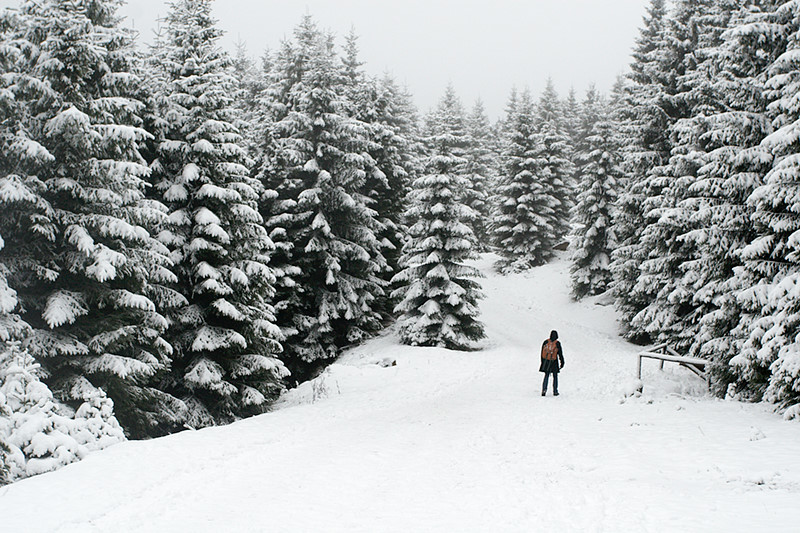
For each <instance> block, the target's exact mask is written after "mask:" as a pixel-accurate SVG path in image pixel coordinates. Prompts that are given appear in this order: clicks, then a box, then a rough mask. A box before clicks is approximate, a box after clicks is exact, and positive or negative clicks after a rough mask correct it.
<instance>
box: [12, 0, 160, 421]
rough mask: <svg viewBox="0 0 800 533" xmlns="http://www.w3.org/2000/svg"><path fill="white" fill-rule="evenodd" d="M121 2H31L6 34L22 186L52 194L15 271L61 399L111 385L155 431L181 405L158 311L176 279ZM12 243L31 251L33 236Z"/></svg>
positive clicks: (76, 399) (124, 417)
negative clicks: (163, 236) (148, 159)
mask: <svg viewBox="0 0 800 533" xmlns="http://www.w3.org/2000/svg"><path fill="white" fill-rule="evenodd" d="M118 5H119V2H117V1H113V0H106V1H99V0H95V1H88V0H79V1H74V2H59V1H55V0H45V1H37V2H33V1H30V2H23V4H22V6H21V8H20V10H19V11H18V23H17V24H16V25H15V27H14V29H13V31H12V32H11V33H10V34H8V33H7V34H6V36H7V37H9V36H10V38H11V39H12V40H13V41H14V43H15V44H13V45H12V46H21V47H23V48H24V51H25V53H23V54H20V55H18V56H17V60H16V61H15V62H14V64H13V66H12V68H11V71H7V72H5V73H4V79H5V80H6V82H10V83H11V86H10V87H9V90H11V91H12V93H13V95H14V99H15V100H17V102H18V105H19V107H18V111H20V112H21V115H20V116H21V117H23V120H24V128H21V129H19V130H18V135H19V137H20V139H21V138H22V137H27V140H25V141H20V142H23V144H26V145H27V146H28V147H33V148H34V150H33V151H30V152H26V153H25V154H24V157H21V158H19V160H18V161H15V162H14V163H12V164H11V165H10V166H9V167H6V168H11V169H17V171H22V172H23V174H24V175H20V174H18V176H19V178H20V181H22V182H24V184H25V186H27V187H28V191H29V192H35V194H36V195H39V196H40V197H41V198H42V199H44V200H45V203H40V202H38V201H37V202H35V203H36V204H37V208H36V209H37V214H36V215H35V217H36V218H35V224H34V225H33V226H31V231H32V232H33V233H34V234H35V239H34V241H33V246H31V249H30V250H29V251H26V252H23V253H25V254H29V257H28V258H26V259H25V261H27V262H28V263H29V264H32V265H33V268H32V269H31V270H30V271H27V272H24V273H20V275H19V276H17V275H16V274H13V273H12V275H13V276H14V283H13V286H14V289H15V290H16V291H17V293H18V297H19V300H20V302H21V308H22V309H24V311H25V312H24V314H23V318H24V319H25V321H26V322H28V323H29V324H30V325H31V326H33V328H34V334H33V335H31V336H30V338H29V339H27V341H26V343H27V344H26V346H27V348H28V349H29V350H30V352H31V353H32V354H33V355H34V356H35V357H36V358H37V359H38V361H39V362H40V363H41V364H42V365H43V366H44V368H45V369H46V375H47V381H48V384H49V385H50V386H51V388H52V390H53V391H54V393H55V394H56V395H57V396H58V397H59V398H60V399H62V400H64V401H69V402H70V404H71V405H73V406H77V405H78V404H79V403H80V402H82V401H84V400H85V399H86V398H88V397H91V396H94V395H96V394H99V391H98V390H97V389H96V388H97V387H102V389H103V390H104V391H105V392H106V393H108V395H109V396H110V397H111V398H113V399H114V402H115V409H116V413H117V417H118V418H119V420H120V421H121V422H122V423H123V426H124V427H125V428H126V431H127V432H128V433H129V434H130V435H143V434H145V433H146V432H147V431H148V430H149V429H150V428H152V427H153V426H154V425H158V424H160V423H162V421H163V420H164V419H165V418H169V416H170V415H169V414H168V411H169V407H170V406H169V405H168V404H169V400H170V399H169V398H168V397H165V395H163V394H161V393H160V392H159V391H158V390H157V389H156V388H154V387H153V383H154V380H155V379H156V378H157V377H158V374H160V373H162V372H164V371H165V370H166V368H167V367H168V365H169V363H170V360H169V355H170V352H171V347H170V346H169V344H168V343H167V342H166V341H165V340H164V339H163V338H162V336H161V334H162V333H163V331H164V330H165V328H166V320H165V319H164V317H163V316H162V314H161V313H160V312H159V310H160V309H161V308H163V307H162V304H163V303H164V302H165V301H168V300H169V299H170V295H171V292H170V291H169V289H167V288H166V287H165V284H168V283H170V282H172V281H173V280H174V276H173V274H172V273H171V272H170V271H169V268H168V267H169V266H170V261H169V258H168V257H167V255H166V252H167V251H166V249H164V247H163V246H161V245H160V244H159V243H158V241H156V240H155V239H154V238H153V237H151V234H150V230H151V229H152V228H153V227H155V225H156V224H157V223H158V222H159V221H160V220H162V219H163V216H164V214H163V206H161V205H160V204H157V203H153V202H149V201H147V200H145V198H144V192H145V189H146V185H147V184H146V177H147V174H148V168H147V166H146V165H145V164H144V161H143V159H142V156H141V154H140V152H139V146H140V144H141V142H142V141H143V140H144V139H146V138H147V137H148V133H147V132H146V131H145V130H144V129H143V128H142V120H141V118H140V116H139V114H140V112H141V109H142V104H141V103H140V102H139V101H138V100H137V99H136V98H135V94H136V92H137V86H138V84H139V78H138V76H137V75H136V72H135V64H134V61H135V58H136V54H135V53H133V39H132V32H130V31H128V30H123V29H122V28H120V27H119V25H118V17H117V15H116V10H117V8H118ZM6 50H8V49H6ZM21 146H22V145H17V147H18V148H20V147H21ZM20 154H22V152H21V151H20V150H19V149H18V150H16V151H11V152H10V153H7V154H5V156H6V157H10V158H13V157H15V155H17V156H18V155H20ZM6 162H8V161H6ZM32 165H33V166H32ZM34 175H35V176H36V178H35V179H33V178H30V176H34ZM18 183H19V182H18ZM42 210H43V211H42ZM18 237H20V238H21V237H22V235H18ZM6 245H7V248H8V250H14V254H19V252H16V250H19V249H20V247H25V246H27V245H28V241H26V240H20V241H19V242H11V241H9V242H7V243H6ZM18 257H19V256H18ZM14 260H18V258H15V259H14ZM34 263H35V264H34ZM20 264H22V263H20Z"/></svg>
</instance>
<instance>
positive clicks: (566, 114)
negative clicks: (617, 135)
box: [561, 85, 596, 166]
mask: <svg viewBox="0 0 800 533" xmlns="http://www.w3.org/2000/svg"><path fill="white" fill-rule="evenodd" d="M589 90H591V91H594V92H595V93H596V91H595V89H594V85H592V86H591V88H590V89H589ZM584 109H585V106H584V105H581V103H580V102H578V97H577V95H576V93H575V88H574V87H570V89H569V93H568V94H567V99H566V100H564V102H563V103H562V104H561V121H562V123H563V125H564V133H566V134H567V138H569V144H570V146H572V147H573V148H574V150H573V151H572V155H573V156H577V151H578V145H580V144H581V143H582V142H583V141H584V140H585V135H588V131H584V132H583V133H581V130H582V129H585V124H586V123H587V120H588V117H586V116H585V115H582V114H581V111H582V110H584ZM582 137H583V138H582ZM572 164H573V166H575V165H577V161H576V160H575V159H573V161H572Z"/></svg>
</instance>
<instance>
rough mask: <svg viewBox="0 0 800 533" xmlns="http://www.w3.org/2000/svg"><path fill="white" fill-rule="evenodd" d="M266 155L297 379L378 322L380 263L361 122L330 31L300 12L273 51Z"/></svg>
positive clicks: (370, 165) (282, 315) (289, 352)
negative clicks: (270, 136)
mask: <svg viewBox="0 0 800 533" xmlns="http://www.w3.org/2000/svg"><path fill="white" fill-rule="evenodd" d="M272 94H273V98H274V99H275V107H276V110H277V111H276V119H275V120H276V122H275V125H274V129H273V132H274V136H275V139H276V146H275V158H274V160H275V163H274V164H273V169H274V172H273V173H272V174H269V173H266V172H262V173H261V174H259V175H260V177H261V179H262V180H263V181H264V183H265V184H266V186H267V188H268V189H271V190H272V191H274V192H273V194H272V198H271V199H270V200H269V202H268V203H267V205H265V206H264V207H262V209H265V210H268V211H270V213H271V216H270V218H269V219H268V220H267V227H268V229H269V231H270V232H271V235H272V236H274V238H275V240H276V242H277V245H278V247H279V253H278V254H276V255H275V256H274V257H275V259H276V261H275V265H276V267H277V268H278V269H279V271H280V272H281V273H283V275H284V277H283V279H282V281H281V283H280V285H279V286H278V301H279V302H280V304H279V307H278V321H279V324H280V325H281V327H282V328H283V329H284V331H285V332H286V334H287V341H286V343H285V346H286V356H285V357H284V360H285V361H287V364H289V365H290V368H291V370H292V372H293V373H295V375H296V376H297V377H299V378H301V379H302V378H304V377H306V376H307V375H308V374H309V373H310V372H312V371H313V367H315V366H317V365H318V364H320V363H322V364H324V363H325V362H327V361H330V360H331V359H332V358H333V357H335V356H336V355H337V354H338V352H339V350H340V349H341V348H342V347H343V346H345V345H348V344H352V343H354V342H358V341H360V340H362V339H364V338H365V337H366V336H368V335H369V334H371V333H373V332H375V331H377V330H378V329H379V328H380V326H381V317H380V314H379V313H378V312H377V309H376V305H377V304H376V299H379V298H382V297H383V296H384V290H383V287H384V285H385V282H384V281H383V280H382V279H381V278H380V274H381V273H382V272H384V271H385V270H386V268H387V265H386V260H385V258H384V256H383V255H382V243H381V241H380V240H379V239H378V237H377V235H378V234H379V233H380V232H381V231H382V230H383V225H382V224H381V223H380V221H379V220H378V217H377V213H376V212H375V211H374V210H373V209H372V208H371V207H370V204H371V200H370V199H368V198H367V197H365V195H364V188H365V184H366V179H367V177H368V176H375V175H376V173H379V172H380V171H379V170H377V169H376V166H375V161H374V160H373V158H372V157H371V156H370V155H369V149H370V146H371V143H370V138H369V125H368V124H366V123H364V122H363V121H360V120H358V119H356V118H354V117H352V116H350V115H351V105H350V103H349V102H348V100H347V97H346V83H345V79H344V76H343V69H342V68H341V66H340V63H339V62H338V58H337V57H336V55H335V52H334V49H333V45H332V39H331V37H330V36H329V35H327V34H324V33H322V32H320V31H319V30H318V29H317V28H316V25H315V23H314V21H313V20H312V19H311V17H309V16H307V17H305V18H304V19H303V21H302V22H301V24H300V25H299V26H298V27H297V28H296V30H295V38H294V41H293V42H288V41H287V42H285V43H284V44H283V46H282V48H281V51H280V53H279V54H278V56H277V58H276V65H275V81H274V83H273V88H272Z"/></svg>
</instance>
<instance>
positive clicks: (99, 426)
mask: <svg viewBox="0 0 800 533" xmlns="http://www.w3.org/2000/svg"><path fill="white" fill-rule="evenodd" d="M40 372H41V369H40V365H39V364H38V363H36V362H35V361H34V359H33V357H32V356H31V355H30V353H28V351H27V350H25V349H24V348H22V347H21V346H20V342H19V341H13V342H6V343H3V345H2V348H0V413H2V415H3V416H2V417H0V443H3V444H4V445H5V447H6V451H5V457H2V456H3V455H4V454H3V453H1V452H0V459H2V460H3V463H4V464H3V466H0V471H2V470H6V472H7V476H6V478H7V480H8V481H13V480H17V479H21V478H24V477H28V476H33V475H36V474H42V473H44V472H49V471H52V470H56V469H57V468H60V467H62V466H65V465H67V464H69V463H73V462H75V461H78V460H80V459H83V458H84V457H85V456H86V454H88V453H89V452H91V451H93V450H99V449H102V448H105V447H107V446H110V445H112V444H116V443H118V442H121V441H123V440H125V435H124V434H123V432H122V428H121V427H120V425H119V423H118V422H117V420H116V419H115V418H114V414H113V403H112V402H111V400H109V399H108V398H107V397H106V395H105V394H104V393H103V392H102V391H100V390H98V389H94V394H93V395H92V396H87V397H86V401H85V402H84V403H83V404H81V405H80V407H79V408H78V409H77V411H75V412H70V410H69V409H68V408H67V407H66V406H64V405H61V404H59V403H58V402H57V401H56V400H55V399H54V398H53V394H52V392H51V391H50V389H49V388H48V387H47V385H45V384H44V383H43V382H42V381H41V380H40V379H39V374H40ZM1 478H2V475H0V483H2V479H1Z"/></svg>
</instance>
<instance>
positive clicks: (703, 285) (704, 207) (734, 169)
mask: <svg viewBox="0 0 800 533" xmlns="http://www.w3.org/2000/svg"><path fill="white" fill-rule="evenodd" d="M748 4H749V3H748ZM764 7H766V6H764ZM769 16H770V13H768V12H765V11H764V10H763V8H758V7H757V6H755V5H743V6H742V7H741V8H739V9H738V10H737V11H736V12H734V11H731V17H732V18H731V21H730V24H729V26H730V29H729V30H728V31H726V32H725V33H724V34H723V42H722V44H721V45H720V46H718V47H716V48H712V49H709V50H707V51H706V53H708V54H709V55H710V57H709V60H708V61H705V62H704V63H703V65H704V68H705V69H708V70H709V78H711V79H712V80H713V82H712V84H711V86H710V90H711V92H712V94H713V95H714V97H715V98H717V99H718V101H719V102H720V103H721V105H722V107H723V108H722V110H720V111H718V112H715V113H708V117H707V119H706V123H707V124H706V132H705V133H704V134H703V137H704V144H705V150H706V152H707V155H706V157H705V160H704V164H703V166H701V167H700V168H699V169H698V172H697V180H696V181H695V182H694V184H692V185H691V186H690V189H689V193H690V194H689V196H690V197H689V198H688V199H687V200H685V201H684V202H683V204H684V206H685V208H687V209H689V210H690V211H691V213H692V217H693V218H692V221H691V223H692V226H693V228H694V229H693V230H692V231H690V232H689V233H687V234H686V238H687V239H689V240H691V241H692V242H693V245H694V246H695V247H696V250H697V253H696V259H695V263H696V265H697V268H695V269H694V271H695V272H697V273H698V279H697V283H696V289H695V290H694V291H693V292H694V298H693V301H694V302H695V304H696V305H697V306H698V315H699V316H700V321H699V331H698V333H697V335H696V338H695V342H694V345H693V346H692V347H691V352H692V353H698V354H699V355H701V356H703V357H706V358H708V359H710V360H711V365H710V367H709V368H710V373H711V375H712V386H713V388H714V390H715V391H716V392H717V393H718V394H720V395H723V394H725V393H726V392H728V389H729V387H730V389H731V391H732V392H735V391H742V390H745V389H746V388H747V386H746V383H745V382H744V381H742V380H740V379H739V377H738V376H737V375H736V372H735V369H734V368H733V367H732V366H731V365H730V361H731V359H732V358H733V357H734V356H736V355H737V354H739V353H740V351H741V347H742V338H741V337H742V335H741V334H740V333H736V329H737V325H738V324H739V323H740V321H741V322H742V324H744V323H746V322H748V321H749V318H748V315H749V313H748V312H747V311H745V309H744V308H743V307H742V302H741V301H740V299H739V298H737V295H738V294H739V292H740V291H741V290H742V288H743V287H745V286H748V285H749V284H750V283H751V282H752V279H753V276H752V273H747V272H748V271H747V269H744V268H743V267H742V259H741V251H742V249H743V248H744V247H745V246H746V245H747V244H748V243H749V242H751V241H752V240H753V238H754V237H755V225H754V224H753V222H752V211H753V209H752V207H751V206H749V205H748V204H747V198H748V197H749V196H750V195H751V193H752V192H753V190H754V189H755V188H756V187H758V186H759V185H761V184H762V183H763V177H764V175H765V174H766V172H767V170H768V168H769V166H770V163H771V156H770V155H769V153H768V152H767V151H766V150H765V149H763V148H761V147H760V146H759V143H760V142H761V141H762V140H763V138H764V137H765V136H766V135H767V134H768V133H769V132H770V131H771V129H772V127H771V125H770V123H769V120H768V118H767V117H766V102H765V99H764V96H763V93H764V81H765V76H764V72H765V70H766V67H767V66H768V65H769V64H770V63H771V62H772V61H774V60H775V58H776V57H777V55H778V54H779V53H780V50H781V49H785V43H784V44H783V45H781V42H780V41H781V40H783V39H782V38H780V37H779V34H778V33H773V32H772V31H768V32H764V31H763V30H764V29H765V28H767V27H769V24H765V22H768V18H769ZM776 38H777V40H776ZM701 266H702V268H700V267H701Z"/></svg>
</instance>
